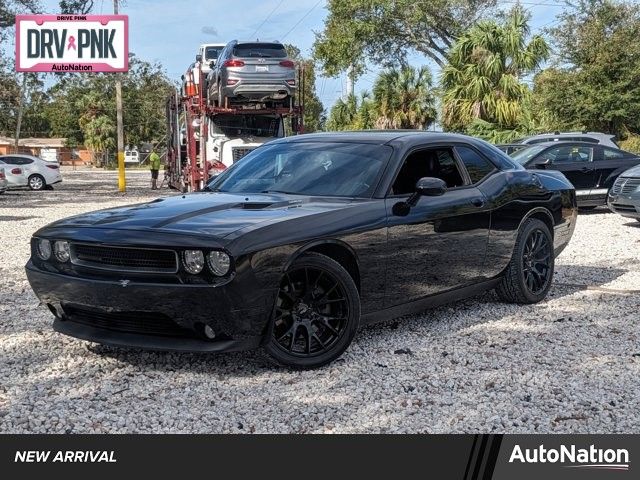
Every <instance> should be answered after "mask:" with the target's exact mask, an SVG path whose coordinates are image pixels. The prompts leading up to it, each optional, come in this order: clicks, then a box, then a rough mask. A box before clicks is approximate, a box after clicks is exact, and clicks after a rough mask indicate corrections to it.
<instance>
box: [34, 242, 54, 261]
mask: <svg viewBox="0 0 640 480" xmlns="http://www.w3.org/2000/svg"><path fill="white" fill-rule="evenodd" d="M36 250H37V251H38V256H39V257H40V258H41V259H42V260H49V259H50V258H51V242H50V241H49V240H45V239H44V238H41V239H40V240H38V245H37V249H36Z"/></svg>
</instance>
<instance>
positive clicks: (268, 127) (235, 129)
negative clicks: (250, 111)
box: [206, 114, 285, 176]
mask: <svg viewBox="0 0 640 480" xmlns="http://www.w3.org/2000/svg"><path fill="white" fill-rule="evenodd" d="M284 136H285V133H284V125H283V121H282V118H281V117H280V116H278V115H255V116H254V115H251V116H248V115H233V114H230V115H217V116H216V117H215V120H212V119H210V120H209V131H208V136H207V142H206V149H207V152H206V158H207V161H208V162H210V163H211V164H212V165H215V163H216V162H220V163H222V164H223V165H224V166H225V167H229V166H231V165H233V164H234V163H235V162H237V161H238V160H240V159H241V158H242V157H244V156H245V155H247V154H248V153H250V152H251V151H252V150H255V149H256V148H258V147H259V146H260V145H263V144H265V143H267V142H269V141H271V140H274V139H276V138H281V137H284ZM218 173H220V171H216V169H215V168H210V169H209V175H210V176H213V175H217V174H218Z"/></svg>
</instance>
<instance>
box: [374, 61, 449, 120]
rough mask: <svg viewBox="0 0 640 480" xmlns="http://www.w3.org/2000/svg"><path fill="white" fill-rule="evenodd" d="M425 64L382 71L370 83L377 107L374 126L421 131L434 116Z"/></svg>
mask: <svg viewBox="0 0 640 480" xmlns="http://www.w3.org/2000/svg"><path fill="white" fill-rule="evenodd" d="M432 82H433V81H432V77H431V72H430V71H429V69H428V68H427V67H420V69H418V70H416V69H415V68H413V67H411V66H403V67H402V68H401V69H395V68H392V69H390V70H386V71H384V72H382V73H381V74H380V75H379V76H378V78H377V79H376V81H375V83H374V85H373V98H374V104H375V106H376V110H377V117H378V118H377V120H376V122H375V126H376V127H377V128H384V129H399V128H415V129H420V130H423V129H425V128H427V127H428V126H429V125H431V124H432V123H433V122H434V121H435V119H436V109H435V95H434V91H433V88H432Z"/></svg>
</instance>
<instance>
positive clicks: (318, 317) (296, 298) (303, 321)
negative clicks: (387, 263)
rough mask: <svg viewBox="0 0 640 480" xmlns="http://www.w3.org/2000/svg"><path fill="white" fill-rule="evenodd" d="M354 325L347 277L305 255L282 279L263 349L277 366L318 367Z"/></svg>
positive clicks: (338, 351) (355, 305) (354, 292)
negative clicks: (278, 364) (267, 339)
mask: <svg viewBox="0 0 640 480" xmlns="http://www.w3.org/2000/svg"><path fill="white" fill-rule="evenodd" d="M359 321H360V297H359V295H358V289H357V287H356V285H355V283H354V281H353V279H352V278H351V275H349V273H348V272H347V271H346V270H345V269H344V268H343V267H342V266H341V265H340V264H339V263H337V262H336V261H334V260H332V259H331V258H329V257H326V256H324V255H320V254H318V253H309V254H305V255H304V256H302V257H300V258H299V259H297V260H296V261H295V262H294V263H293V265H291V267H290V268H289V269H288V270H287V271H286V272H285V274H284V275H283V276H282V279H281V281H280V289H279V292H278V297H277V299H276V304H275V307H274V311H273V314H272V318H271V324H270V329H269V330H270V331H269V341H268V343H267V345H266V347H265V348H266V350H267V352H268V353H269V355H270V356H271V357H272V358H273V359H275V360H276V361H277V362H278V363H280V364H283V365H286V366H290V367H295V368H316V367H321V366H323V365H326V364H327V363H329V362H331V361H333V360H335V359H336V358H338V357H339V356H340V355H342V353H343V352H344V351H345V350H346V349H347V347H348V346H349V344H350V343H351V341H352V340H353V337H354V335H355V333H356V330H357V329H358V324H359Z"/></svg>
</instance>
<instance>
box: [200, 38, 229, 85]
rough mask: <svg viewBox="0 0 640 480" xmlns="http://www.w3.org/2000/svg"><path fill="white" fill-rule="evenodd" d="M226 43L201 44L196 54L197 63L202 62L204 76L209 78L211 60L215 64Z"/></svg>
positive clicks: (201, 68)
mask: <svg viewBox="0 0 640 480" xmlns="http://www.w3.org/2000/svg"><path fill="white" fill-rule="evenodd" d="M226 45H227V44H226V43H203V44H202V45H200V48H199V49H198V54H197V55H196V63H200V70H201V71H202V74H203V76H204V78H207V75H208V74H209V72H210V71H211V62H213V64H214V65H215V63H216V61H217V60H218V55H219V54H220V52H221V51H222V49H223V48H224V47H225V46H226Z"/></svg>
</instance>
